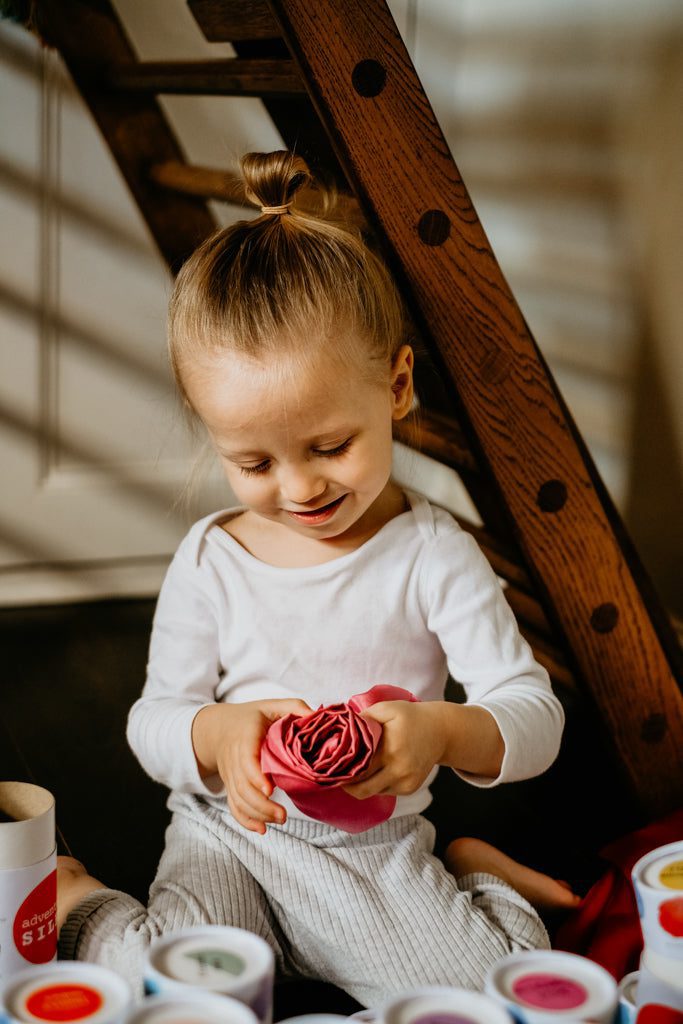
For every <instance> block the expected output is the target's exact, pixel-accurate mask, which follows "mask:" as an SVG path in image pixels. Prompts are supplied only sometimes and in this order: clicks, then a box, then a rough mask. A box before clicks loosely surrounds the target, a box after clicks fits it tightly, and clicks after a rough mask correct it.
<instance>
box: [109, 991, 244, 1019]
mask: <svg viewBox="0 0 683 1024" xmlns="http://www.w3.org/2000/svg"><path fill="white" fill-rule="evenodd" d="M125 1024H258V1018H257V1016H256V1014H255V1013H254V1011H253V1010H250V1009H249V1007H248V1006H245V1005H244V1003H240V1001H239V1000H238V999H231V998H230V996H217V995H214V993H213V992H202V991H201V990H200V989H195V990H194V991H193V992H187V993H183V994H179V993H176V994H175V995H173V996H149V997H148V998H147V999H145V1000H144V1002H142V1003H141V1004H140V1005H139V1006H137V1007H136V1008H135V1009H134V1010H133V1011H132V1013H129V1014H128V1016H127V1017H126V1021H125Z"/></svg>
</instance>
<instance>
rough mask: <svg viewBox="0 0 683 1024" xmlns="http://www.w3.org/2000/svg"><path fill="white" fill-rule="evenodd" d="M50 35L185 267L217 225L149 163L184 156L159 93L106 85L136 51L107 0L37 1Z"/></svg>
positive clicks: (175, 263) (159, 236) (173, 258)
mask: <svg viewBox="0 0 683 1024" xmlns="http://www.w3.org/2000/svg"><path fill="white" fill-rule="evenodd" d="M34 7H35V20H36V24H37V29H38V31H39V32H40V34H41V36H42V37H43V39H44V40H45V41H46V42H48V43H49V44H50V45H52V46H55V47H57V49H58V50H59V51H60V53H61V55H62V57H63V59H64V61H65V63H66V66H67V68H68V69H69V72H70V74H71V76H72V78H73V79H74V81H75V83H76V85H77V87H78V88H79V90H80V92H81V95H82V96H83V98H84V100H85V101H86V103H87V105H88V107H89V108H90V111H91V113H92V115H93V117H94V119H95V122H96V123H97V125H98V127H99V129H100V131H101V132H102V134H103V136H104V138H105V140H106V142H107V144H108V146H109V148H110V149H111V152H112V154H113V156H114V158H115V160H116V162H117V164H118V166H119V168H120V170H121V173H122V174H123V177H124V178H125V180H126V182H127V184H128V187H129V188H130V190H131V192H132V193H133V197H134V199H135V201H136V202H137V204H138V206H139V207H140V210H141V211H142V213H143V216H144V217H145V220H146V221H147V224H148V226H149V229H150V232H151V235H152V237H153V238H154V240H155V242H156V244H157V246H158V247H159V250H160V252H161V255H162V257H163V258H164V260H165V261H166V263H167V264H168V266H169V267H171V268H172V269H173V270H178V269H179V267H180V266H181V264H182V262H183V260H185V259H186V258H187V257H188V256H189V254H190V253H191V252H192V251H193V250H194V249H195V248H196V246H197V245H198V244H199V243H200V242H201V241H203V239H204V238H206V236H207V235H209V234H210V233H211V231H213V230H214V228H215V227H216V226H217V225H216V222H215V221H214V218H213V216H212V214H211V213H210V212H209V210H208V207H207V206H206V203H205V202H203V201H202V200H201V199H198V198H196V197H194V196H190V195H181V194H177V193H172V192H169V191H168V190H164V189H159V188H158V187H157V186H156V185H154V183H153V182H152V181H151V180H150V178H149V175H148V169H149V167H150V166H151V164H153V163H157V162H159V161H165V160H173V161H179V162H180V161H183V160H184V154H183V152H182V150H181V148H180V146H179V144H178V142H177V141H176V139H175V136H174V135H173V133H172V131H171V129H170V128H169V126H168V123H167V121H166V119H165V117H164V114H163V113H162V110H161V107H160V106H159V104H158V102H157V100H156V99H155V98H154V97H153V96H146V95H140V94H137V93H136V94H130V95H127V94H115V93H112V91H111V90H110V89H107V88H105V87H103V86H102V84H101V73H102V70H103V69H104V68H107V67H110V66H116V65H130V64H132V63H134V62H135V60H136V57H135V53H134V51H133V49H132V47H131V45H130V43H129V41H128V39H127V37H126V35H125V33H124V31H123V29H122V27H121V25H120V23H119V21H118V19H117V17H116V15H115V13H114V10H113V8H112V6H111V5H110V4H109V3H108V2H107V0H89V2H85V0H63V2H61V3H59V4H52V3H47V2H43V3H36V4H35V5H34Z"/></svg>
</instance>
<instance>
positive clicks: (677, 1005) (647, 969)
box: [636, 949, 683, 1013]
mask: <svg viewBox="0 0 683 1024" xmlns="http://www.w3.org/2000/svg"><path fill="white" fill-rule="evenodd" d="M662 959H663V958H661V957H658V956H657V954H656V953H654V954H653V953H651V952H650V950H648V949H644V950H643V955H642V956H641V958H640V971H639V978H638V991H637V993H636V1003H637V1005H638V1006H639V1007H640V1006H645V1005H646V1004H647V1003H658V1004H660V1005H661V1006H670V1007H671V1008H672V1009H674V1010H680V1011H681V1012H682V1013H683V965H682V964H673V965H671V963H670V962H669V961H664V963H662ZM672 968H673V969H672Z"/></svg>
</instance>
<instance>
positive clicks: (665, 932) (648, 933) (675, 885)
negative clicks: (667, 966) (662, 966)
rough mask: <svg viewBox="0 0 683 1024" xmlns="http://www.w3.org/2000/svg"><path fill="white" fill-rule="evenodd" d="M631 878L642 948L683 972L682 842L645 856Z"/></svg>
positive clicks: (669, 844)
mask: <svg viewBox="0 0 683 1024" xmlns="http://www.w3.org/2000/svg"><path fill="white" fill-rule="evenodd" d="M631 877H632V879H633V888H634V890H635V894H636V901H637V903H638V913H639V914H640V926H641V928H642V930H643V940H644V943H645V948H646V949H651V950H652V951H653V952H654V953H658V954H660V955H661V956H664V957H668V958H669V959H671V960H677V961H678V962H679V963H680V964H681V965H682V967H681V970H682V971H683V842H677V843H668V844H667V845H666V846H660V847H659V848H658V849H656V850H651V851H650V853H646V854H645V856H644V857H641V858H640V860H638V861H636V863H635V864H634V865H633V871H632V872H631Z"/></svg>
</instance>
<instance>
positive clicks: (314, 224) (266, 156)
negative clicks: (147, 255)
mask: <svg viewBox="0 0 683 1024" xmlns="http://www.w3.org/2000/svg"><path fill="white" fill-rule="evenodd" d="M240 166H241V170H242V176H243V187H244V194H245V197H246V198H247V199H248V200H250V201H251V202H255V203H257V204H258V205H259V206H261V207H266V208H270V207H276V208H277V207H280V208H283V209H282V211H281V212H275V213H273V212H267V210H266V212H262V213H261V216H259V217H256V218H255V219H253V220H241V221H238V222H237V223H235V224H232V225H230V226H229V227H226V228H222V229H220V230H218V231H216V232H215V233H214V234H212V235H211V236H210V237H209V238H207V239H206V241H205V242H203V243H202V244H201V245H200V246H199V248H198V249H197V250H196V251H195V252H194V253H193V254H192V255H191V256H190V258H189V259H188V260H187V262H186V263H185V264H184V266H183V267H182V269H181V271H180V273H179V274H178V277H177V279H176V282H175V287H174V289H173V293H172V295H171V300H170V304H169V314H168V344H169V355H170V360H171V366H172V368H173V372H174V375H175V379H176V382H177V385H178V388H179V391H180V394H181V397H182V398H183V400H184V403H185V405H186V407H188V408H190V409H191V407H192V406H191V402H190V399H189V397H188V393H187V390H186V387H185V384H184V373H185V371H186V369H187V368H188V367H190V366H192V364H193V363H194V362H195V361H196V360H197V358H201V357H204V358H206V357H215V356H220V355H222V354H223V353H226V352H230V351H233V352H237V353H240V354H242V355H247V356H252V357H255V358H258V359H268V358H269V357H271V356H273V355H278V354H282V353H283V352H286V353H287V354H288V355H294V356H302V355H305V354H306V353H305V351H304V350H305V349H307V348H309V347H311V346H315V345H326V346H329V348H330V351H331V352H332V353H333V354H334V355H335V356H338V357H339V358H340V359H341V360H346V359H349V358H351V356H352V354H353V355H356V357H357V349H358V342H359V341H362V343H363V350H364V353H365V354H367V357H368V361H367V364H365V365H366V367H367V372H368V374H370V375H371V378H372V379H381V377H382V376H383V375H384V373H385V372H388V369H389V367H390V365H391V362H392V360H393V357H394V355H395V354H396V353H397V352H398V350H399V348H400V347H401V345H402V344H403V342H404V340H405V335H406V324H407V321H406V315H405V311H404V308H403V304H402V302H401V299H400V296H399V294H398V290H397V288H396V286H395V284H394V282H393V280H392V278H391V275H390V274H389V271H388V270H387V268H386V266H385V265H384V263H383V262H382V261H381V259H379V257H378V256H377V255H375V253H374V252H373V251H372V250H371V249H370V248H369V246H368V245H367V244H366V242H365V241H364V240H363V238H362V236H361V234H360V231H359V230H357V229H352V228H350V227H348V226H345V225H342V224H340V223H335V222H333V221H332V220H330V219H325V216H314V215H312V214H310V213H306V212H304V211H302V210H300V209H297V207H296V204H295V197H296V195H297V193H298V192H299V190H300V189H301V188H302V187H304V186H305V185H315V186H316V187H317V190H318V193H319V195H321V196H322V198H323V211H324V214H325V215H327V212H328V209H329V208H330V206H331V205H332V201H333V198H334V197H333V195H332V194H331V191H330V190H327V189H325V188H323V187H322V186H321V185H320V184H319V183H314V182H313V178H312V175H311V173H310V171H309V169H308V167H307V165H306V163H305V161H304V160H303V159H302V158H301V157H300V156H297V155H295V154H293V153H290V152H288V151H286V150H278V151H276V152H273V153H247V154H246V155H245V156H243V157H242V160H241V162H240ZM351 345H352V346H353V349H354V352H353V353H352V352H351V350H350V347H349V346H351Z"/></svg>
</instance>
